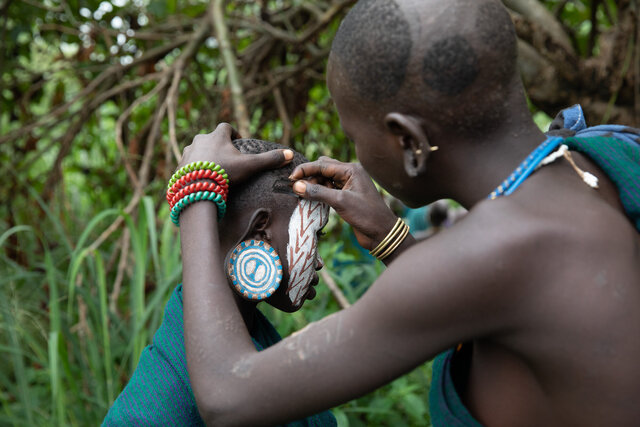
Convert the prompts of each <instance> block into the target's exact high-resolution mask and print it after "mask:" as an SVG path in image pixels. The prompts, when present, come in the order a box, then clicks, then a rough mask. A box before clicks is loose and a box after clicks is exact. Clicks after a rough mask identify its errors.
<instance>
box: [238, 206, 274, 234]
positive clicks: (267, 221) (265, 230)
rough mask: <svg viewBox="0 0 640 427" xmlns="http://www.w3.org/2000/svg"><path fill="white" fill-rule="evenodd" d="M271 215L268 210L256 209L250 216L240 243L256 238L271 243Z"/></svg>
mask: <svg viewBox="0 0 640 427" xmlns="http://www.w3.org/2000/svg"><path fill="white" fill-rule="evenodd" d="M271 215H272V213H271V210H270V209H264V208H259V209H256V211H255V212H254V213H253V215H252V216H251V219H250V220H249V224H248V225H247V229H246V231H245V232H244V234H243V236H242V239H240V241H243V240H248V239H254V238H257V239H259V240H264V241H266V242H271V237H272V234H271V227H270V226H271V219H272V218H271Z"/></svg>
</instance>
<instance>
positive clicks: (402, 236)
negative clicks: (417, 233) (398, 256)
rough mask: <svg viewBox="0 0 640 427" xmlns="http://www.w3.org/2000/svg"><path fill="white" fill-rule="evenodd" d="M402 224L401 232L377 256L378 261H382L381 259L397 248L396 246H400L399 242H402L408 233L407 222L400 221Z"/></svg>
mask: <svg viewBox="0 0 640 427" xmlns="http://www.w3.org/2000/svg"><path fill="white" fill-rule="evenodd" d="M402 225H403V226H404V227H403V228H402V232H401V234H400V236H398V238H397V239H396V240H395V241H394V242H393V243H392V244H391V245H390V246H389V248H388V249H387V250H386V251H385V252H384V253H382V254H380V255H379V256H378V257H377V258H378V259H379V260H380V261H382V260H383V259H385V258H386V257H388V256H389V255H391V254H392V253H393V252H394V251H395V250H396V249H398V246H400V244H402V242H403V241H404V239H405V238H406V237H407V235H408V234H409V226H408V225H407V224H405V223H404V222H403V223H402Z"/></svg>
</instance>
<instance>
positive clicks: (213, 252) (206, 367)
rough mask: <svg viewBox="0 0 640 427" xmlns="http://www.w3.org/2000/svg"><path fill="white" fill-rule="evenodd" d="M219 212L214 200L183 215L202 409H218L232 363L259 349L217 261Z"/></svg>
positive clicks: (190, 330) (191, 361)
mask: <svg viewBox="0 0 640 427" xmlns="http://www.w3.org/2000/svg"><path fill="white" fill-rule="evenodd" d="M216 214H217V211H216V205H215V204H214V203H208V202H199V203H195V204H193V205H192V206H189V207H188V208H187V209H185V210H184V211H183V213H182V214H181V216H180V237H181V246H182V260H183V303H184V335H185V349H186V354H187V368H188V371H189V377H190V381H191V386H192V388H193V392H194V396H195V397H196V402H197V403H198V407H199V409H200V411H201V413H202V412H203V410H204V411H207V412H209V411H211V410H214V411H215V408H212V406H213V407H215V404H216V403H215V402H214V401H213V400H214V399H211V398H212V396H214V394H213V392H214V391H215V390H220V387H221V385H222V382H223V380H224V375H225V373H227V372H230V371H231V367H230V365H231V363H232V362H233V361H234V360H238V357H240V356H241V355H243V354H251V353H253V352H255V348H254V346H253V344H252V342H251V337H250V335H249V333H248V331H247V328H246V326H245V323H244V321H243V318H242V315H241V313H240V311H239V310H238V307H237V305H236V301H235V298H234V295H233V293H232V291H231V289H230V288H229V286H228V284H227V279H226V275H225V273H224V268H223V266H222V265H221V264H220V262H219V261H218V260H219V259H221V257H220V254H219V251H220V245H219V237H218V224H217V219H216Z"/></svg>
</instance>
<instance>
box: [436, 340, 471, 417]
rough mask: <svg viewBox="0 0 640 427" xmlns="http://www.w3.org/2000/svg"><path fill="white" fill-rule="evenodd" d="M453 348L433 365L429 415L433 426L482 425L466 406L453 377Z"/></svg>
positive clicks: (440, 356)
mask: <svg viewBox="0 0 640 427" xmlns="http://www.w3.org/2000/svg"><path fill="white" fill-rule="evenodd" d="M455 353H456V352H455V350H454V349H451V350H449V351H445V352H444V353H441V354H439V355H438V356H437V357H436V358H435V359H434V360H433V365H432V374H431V389H430V390H429V415H430V416H431V425H433V427H482V424H480V422H478V421H477V420H476V419H475V418H473V415H471V413H470V412H469V410H468V409H467V408H466V407H465V406H464V403H462V400H460V396H459V395H458V391H457V390H456V387H455V384H454V383H453V378H452V377H451V362H452V360H453V358H454V356H455Z"/></svg>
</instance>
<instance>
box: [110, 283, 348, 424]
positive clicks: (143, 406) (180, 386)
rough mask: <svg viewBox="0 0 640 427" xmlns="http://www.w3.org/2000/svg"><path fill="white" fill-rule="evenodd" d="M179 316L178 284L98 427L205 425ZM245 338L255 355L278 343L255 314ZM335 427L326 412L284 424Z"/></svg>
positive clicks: (180, 287)
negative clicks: (198, 404)
mask: <svg viewBox="0 0 640 427" xmlns="http://www.w3.org/2000/svg"><path fill="white" fill-rule="evenodd" d="M182 313H183V311H182V285H179V286H178V287H177V288H176V289H175V291H174V292H173V294H172V295H171V298H170V299H169V302H168V303H167V306H166V308H165V311H164V319H163V321H162V325H160V328H159V329H158V331H157V332H156V334H155V336H154V337H153V343H152V345H150V346H148V347H146V348H145V349H144V350H143V351H142V355H141V356H140V361H139V362H138V366H137V367H136V370H135V372H134V373H133V376H132V377H131V379H130V380H129V383H128V384H127V386H126V387H125V388H124V390H123V391H122V393H121V394H120V396H118V398H117V399H116V401H115V402H114V404H113V406H112V407H111V409H109V412H108V413H107V416H106V418H105V419H104V422H103V423H102V425H103V426H204V422H203V421H202V418H200V414H199V413H198V408H197V406H196V400H195V397H194V396H193V391H192V390H191V385H190V382H189V373H188V372H187V356H186V353H185V348H184V325H183V321H182ZM249 333H250V334H251V337H252V340H253V343H254V345H255V347H256V349H257V350H258V351H260V350H263V349H265V348H267V347H269V346H272V345H273V344H275V343H277V342H278V341H280V340H281V338H280V335H278V332H277V331H276V330H275V329H274V327H273V326H272V325H271V323H269V321H268V320H267V318H266V317H264V315H262V313H260V311H258V310H256V318H255V322H254V325H253V328H252V330H251V331H249ZM336 425H337V422H336V419H335V417H334V416H333V414H331V412H329V411H326V412H322V413H320V414H317V415H313V416H311V417H308V418H305V419H303V420H300V421H295V422H292V423H288V424H286V426H290V427H322V426H336Z"/></svg>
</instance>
